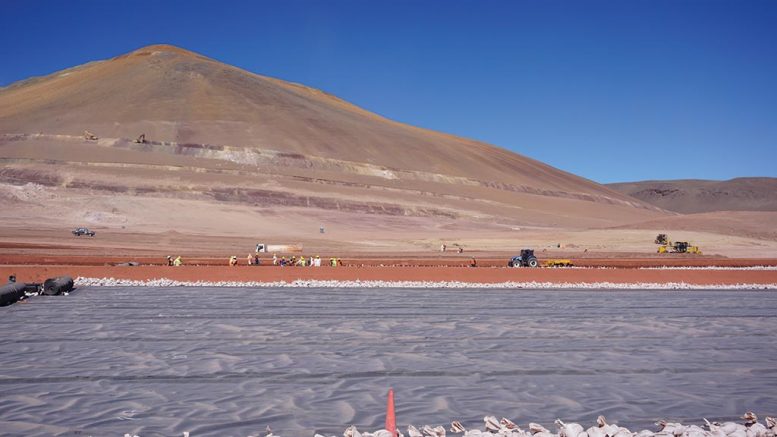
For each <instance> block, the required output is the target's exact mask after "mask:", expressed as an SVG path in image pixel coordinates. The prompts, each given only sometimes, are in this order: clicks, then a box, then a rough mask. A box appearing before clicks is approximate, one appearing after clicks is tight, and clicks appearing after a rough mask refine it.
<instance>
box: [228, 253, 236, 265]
mask: <svg viewBox="0 0 777 437" xmlns="http://www.w3.org/2000/svg"><path fill="white" fill-rule="evenodd" d="M229 265H230V266H231V267H234V266H236V265H237V257H236V256H235V255H232V256H230V257H229Z"/></svg>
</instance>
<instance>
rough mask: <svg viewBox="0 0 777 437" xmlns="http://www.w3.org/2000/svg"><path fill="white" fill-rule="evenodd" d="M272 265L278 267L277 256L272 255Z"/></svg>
mask: <svg viewBox="0 0 777 437" xmlns="http://www.w3.org/2000/svg"><path fill="white" fill-rule="evenodd" d="M272 265H274V266H277V265H278V255H276V254H272Z"/></svg>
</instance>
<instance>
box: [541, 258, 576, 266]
mask: <svg viewBox="0 0 777 437" xmlns="http://www.w3.org/2000/svg"><path fill="white" fill-rule="evenodd" d="M542 265H543V266H544V267H572V266H573V265H574V264H572V260H571V259H548V260H545V261H544V262H543V263H542Z"/></svg>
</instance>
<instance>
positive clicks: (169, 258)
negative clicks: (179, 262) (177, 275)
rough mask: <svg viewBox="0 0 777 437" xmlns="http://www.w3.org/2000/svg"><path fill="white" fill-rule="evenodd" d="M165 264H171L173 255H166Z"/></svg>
mask: <svg viewBox="0 0 777 437" xmlns="http://www.w3.org/2000/svg"><path fill="white" fill-rule="evenodd" d="M167 265H168V266H171V265H173V257H172V256H170V255H167Z"/></svg>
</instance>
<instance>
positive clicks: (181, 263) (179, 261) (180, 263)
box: [173, 255, 183, 267]
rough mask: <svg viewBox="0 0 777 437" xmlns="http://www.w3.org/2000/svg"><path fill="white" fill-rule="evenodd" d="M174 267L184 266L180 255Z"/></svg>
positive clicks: (174, 262)
mask: <svg viewBox="0 0 777 437" xmlns="http://www.w3.org/2000/svg"><path fill="white" fill-rule="evenodd" d="M173 265H174V266H176V267H179V266H182V265H183V260H182V259H181V256H180V255H178V257H176V258H175V261H173Z"/></svg>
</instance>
